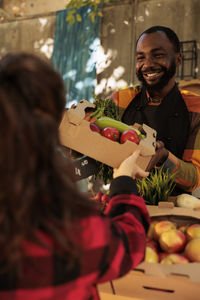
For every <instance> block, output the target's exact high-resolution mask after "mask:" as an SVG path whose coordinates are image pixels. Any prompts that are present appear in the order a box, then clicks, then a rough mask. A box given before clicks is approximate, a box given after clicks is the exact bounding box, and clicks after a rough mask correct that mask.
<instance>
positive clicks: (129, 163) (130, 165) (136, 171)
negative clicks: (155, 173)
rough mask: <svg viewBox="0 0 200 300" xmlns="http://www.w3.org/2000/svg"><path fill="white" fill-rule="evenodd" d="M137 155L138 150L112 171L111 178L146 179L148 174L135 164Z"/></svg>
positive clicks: (138, 153)
mask: <svg viewBox="0 0 200 300" xmlns="http://www.w3.org/2000/svg"><path fill="white" fill-rule="evenodd" d="M139 155H140V150H136V151H134V152H133V154H132V155H130V156H129V157H128V158H126V159H125V160H124V161H123V162H122V163H121V165H120V166H119V168H115V169H114V170H113V178H116V177H118V176H130V177H132V178H133V179H135V178H140V177H147V176H148V175H149V172H145V171H144V170H142V169H141V168H140V167H139V166H138V164H137V162H136V161H137V158H138V156H139Z"/></svg>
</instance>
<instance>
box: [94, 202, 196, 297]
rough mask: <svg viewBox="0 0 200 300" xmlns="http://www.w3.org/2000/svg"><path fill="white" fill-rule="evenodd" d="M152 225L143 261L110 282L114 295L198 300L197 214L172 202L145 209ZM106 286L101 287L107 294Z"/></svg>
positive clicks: (194, 210) (193, 210)
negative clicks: (124, 274)
mask: <svg viewBox="0 0 200 300" xmlns="http://www.w3.org/2000/svg"><path fill="white" fill-rule="evenodd" d="M147 207H148V211H149V213H150V216H151V225H150V228H149V231H148V235H147V243H146V254H145V259H144V261H143V262H142V263H141V264H140V265H138V266H137V268H136V269H135V270H133V271H131V272H130V273H129V274H128V275H126V276H124V277H122V278H121V279H117V280H114V281H113V282H112V283H110V284H112V290H113V293H114V294H116V295H122V296H125V297H126V296H127V297H133V299H135V298H137V297H138V298H139V299H160V298H161V299H169V298H170V299H188V300H189V299H194V300H197V299H199V295H200V211H199V207H198V208H196V209H192V208H182V207H174V205H173V203H166V202H163V203H159V205H158V206H147ZM106 285H107V284H105V285H102V286H100V288H99V289H100V291H102V292H106V291H108V288H107V287H106Z"/></svg>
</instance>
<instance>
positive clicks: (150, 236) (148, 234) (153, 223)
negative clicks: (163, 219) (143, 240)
mask: <svg viewBox="0 0 200 300" xmlns="http://www.w3.org/2000/svg"><path fill="white" fill-rule="evenodd" d="M157 223H158V221H155V220H154V221H151V223H150V225H149V229H148V232H147V236H148V237H149V238H150V239H153V232H154V228H155V225H156V224H157Z"/></svg>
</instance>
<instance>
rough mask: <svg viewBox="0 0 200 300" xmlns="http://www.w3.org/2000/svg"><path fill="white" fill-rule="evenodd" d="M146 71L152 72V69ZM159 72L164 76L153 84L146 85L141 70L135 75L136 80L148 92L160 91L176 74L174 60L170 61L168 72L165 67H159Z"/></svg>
mask: <svg viewBox="0 0 200 300" xmlns="http://www.w3.org/2000/svg"><path fill="white" fill-rule="evenodd" d="M148 71H152V72H154V69H153V68H150V69H149V70H148ZM161 71H162V72H164V74H163V76H162V77H161V78H160V80H159V81H158V82H157V83H155V84H148V83H147V82H146V81H145V79H144V77H143V75H142V71H141V68H140V69H139V71H138V72H137V73H136V75H137V78H138V80H139V81H141V82H142V85H143V86H144V87H145V88H146V89H147V90H148V91H149V92H150V91H154V90H162V89H163V88H164V87H165V86H166V85H167V84H168V82H169V80H170V79H171V78H172V77H173V76H174V75H175V73H176V63H175V59H173V60H172V62H171V65H170V67H169V69H168V70H167V68H166V67H161Z"/></svg>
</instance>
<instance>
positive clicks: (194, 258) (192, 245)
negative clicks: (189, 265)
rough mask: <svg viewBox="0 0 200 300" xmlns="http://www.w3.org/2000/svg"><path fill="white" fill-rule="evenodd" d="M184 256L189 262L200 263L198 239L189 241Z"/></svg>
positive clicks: (199, 243)
mask: <svg viewBox="0 0 200 300" xmlns="http://www.w3.org/2000/svg"><path fill="white" fill-rule="evenodd" d="M184 253H185V256H186V257H187V258H188V259H189V261H191V262H200V238H195V239H192V240H190V241H189V242H188V243H187V245H186V246H185V250H184Z"/></svg>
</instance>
